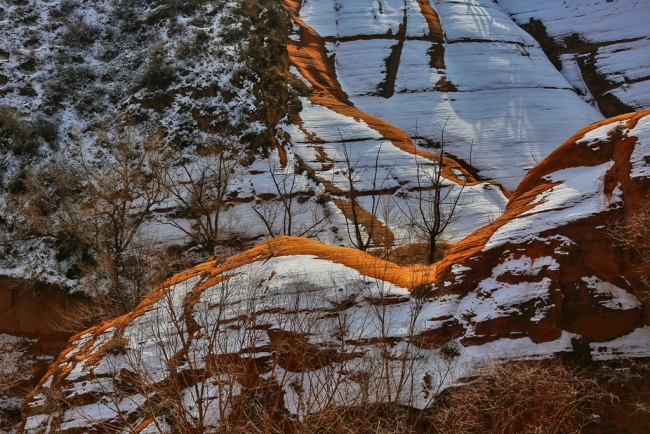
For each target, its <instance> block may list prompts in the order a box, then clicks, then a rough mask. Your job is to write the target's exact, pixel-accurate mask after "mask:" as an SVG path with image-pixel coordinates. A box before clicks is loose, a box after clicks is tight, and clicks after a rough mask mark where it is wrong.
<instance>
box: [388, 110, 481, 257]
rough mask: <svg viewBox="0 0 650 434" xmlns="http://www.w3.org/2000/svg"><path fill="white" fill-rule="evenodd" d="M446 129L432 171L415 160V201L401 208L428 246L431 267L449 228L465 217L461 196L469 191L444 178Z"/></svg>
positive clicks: (463, 184) (411, 225)
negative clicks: (462, 210)
mask: <svg viewBox="0 0 650 434" xmlns="http://www.w3.org/2000/svg"><path fill="white" fill-rule="evenodd" d="M447 120H449V119H447ZM446 125H447V123H446V122H445V125H444V126H443V128H442V138H441V142H440V149H439V151H438V153H439V156H438V159H437V161H435V162H434V164H433V165H431V167H426V166H425V165H424V164H423V163H422V162H421V161H420V160H419V159H418V157H417V155H416V156H415V165H416V185H415V187H414V188H413V189H412V190H411V191H410V192H409V193H408V196H409V198H410V199H412V200H411V201H408V200H407V202H406V204H405V205H404V206H400V210H401V211H402V213H403V214H404V217H405V218H406V220H407V222H408V225H409V226H410V227H411V228H412V229H413V230H414V231H415V232H417V233H418V235H419V236H420V239H421V240H422V241H426V242H427V243H428V246H429V252H428V258H427V262H428V263H429V264H432V263H433V262H435V260H436V250H437V248H438V244H439V243H440V241H441V240H442V236H443V234H444V233H445V231H446V230H447V228H448V227H449V225H451V224H453V223H455V222H457V221H458V220H459V219H460V217H461V208H462V203H461V195H462V192H463V189H464V188H465V182H463V183H461V184H460V185H458V186H456V185H455V184H454V183H453V182H452V181H449V180H447V179H446V178H445V177H444V176H443V175H442V174H443V168H444V152H445V140H444V133H445V126H446ZM470 155H471V150H470ZM398 206H399V203H398Z"/></svg>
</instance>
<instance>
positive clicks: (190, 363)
mask: <svg viewBox="0 0 650 434" xmlns="http://www.w3.org/2000/svg"><path fill="white" fill-rule="evenodd" d="M648 157H650V111H645V112H641V113H638V114H630V115H625V116H621V117H619V118H615V119H610V120H607V121H602V122H599V123H596V124H594V125H591V126H589V127H586V128H584V129H582V130H580V131H579V132H577V133H576V134H575V135H574V136H573V137H572V138H570V139H569V140H568V141H567V142H565V143H564V144H563V145H562V146H560V147H559V148H558V149H557V150H556V151H555V152H553V153H552V154H551V155H550V156H549V157H548V158H547V159H545V160H543V161H541V162H540V163H539V164H538V165H537V166H536V167H535V168H534V169H533V170H531V172H530V173H529V175H528V176H527V177H526V178H525V179H524V180H523V181H522V183H521V184H520V186H519V187H518V188H517V190H516V191H515V192H514V194H513V198H512V199H511V201H510V203H509V205H508V208H507V209H506V212H505V213H504V215H503V216H502V217H500V218H498V219H497V220H495V221H494V222H493V223H492V224H490V225H488V226H486V227H484V228H482V229H480V230H478V231H476V232H475V233H473V234H472V235H471V236H469V237H468V238H466V239H465V240H464V241H462V242H460V243H458V244H457V245H456V246H454V247H453V248H452V249H451V250H450V251H449V253H448V254H447V256H446V257H445V258H444V259H443V260H442V261H441V262H439V263H437V264H435V265H434V266H432V267H425V266H412V267H399V266H397V265H395V264H392V263H390V262H385V261H382V260H380V259H377V258H375V257H373V256H371V255H369V254H367V253H363V252H359V251H356V250H353V249H348V248H343V247H332V246H326V245H323V244H321V243H319V242H316V241H313V240H306V239H301V238H290V237H280V238H276V239H273V240H270V241H268V242H265V243H262V244H260V245H259V246H257V247H255V248H254V249H252V250H249V251H248V252H245V253H243V254H240V255H237V256H233V257H231V258H229V259H228V260H226V261H223V262H220V263H217V262H210V263H205V264H202V265H199V266H197V267H195V268H193V269H191V270H188V271H186V272H184V273H181V274H179V275H176V276H174V277H173V278H172V279H170V280H169V281H167V282H166V283H165V284H163V285H162V286H160V287H159V288H158V289H156V290H154V291H153V292H152V293H151V294H149V296H148V297H147V298H146V299H145V300H144V301H143V303H142V304H141V305H140V306H139V307H138V308H137V309H136V310H135V311H133V312H132V313H130V314H128V315H126V316H124V317H121V318H118V319H116V320H113V321H110V322H106V323H103V324H101V325H98V326H96V327H93V328H91V329H89V330H87V331H85V332H83V333H81V334H79V335H77V336H75V337H73V338H72V339H71V341H70V344H69V346H68V348H67V349H66V350H65V351H64V352H63V353H62V354H61V355H60V356H59V358H58V360H57V361H56V362H55V363H54V364H52V366H51V367H50V369H49V371H48V373H47V374H46V375H45V376H44V378H43V379H42V381H41V383H40V385H39V386H38V387H37V388H36V389H35V390H34V392H33V393H32V394H31V395H30V396H29V398H28V400H27V403H26V406H25V412H26V414H27V416H28V417H27V420H26V422H25V425H24V427H23V432H29V433H37V432H46V431H48V430H50V431H52V430H58V432H64V433H76V432H82V431H83V432H100V431H102V430H105V429H118V428H120V429H123V428H126V427H130V428H131V429H132V430H134V431H135V432H150V431H151V432H154V431H155V430H160V431H163V432H166V431H172V430H173V429H180V428H181V427H182V426H184V425H183V424H186V425H188V426H189V427H192V428H193V429H204V430H208V429H210V428H211V427H216V426H218V425H219V424H220V423H224V422H227V421H229V420H231V419H232V418H237V417H242V415H243V414H247V415H248V416H247V417H250V415H251V414H252V413H251V412H253V413H254V414H257V413H255V411H258V410H259V409H260V408H263V409H264V412H265V414H267V415H268V414H270V415H272V417H273V418H276V417H277V418H280V419H282V418H286V417H289V419H291V415H300V414H307V413H309V412H315V411H318V410H319V409H321V408H323V406H324V405H326V404H325V403H324V401H322V399H323V397H324V396H325V397H327V399H326V401H327V402H328V403H329V404H327V405H330V404H331V402H335V403H336V404H337V405H352V404H354V403H359V402H366V403H368V402H376V401H383V400H385V401H391V402H398V403H406V404H408V405H412V406H415V407H424V406H426V405H428V403H429V402H430V401H429V397H430V392H431V390H440V389H442V388H444V387H447V386H448V385H450V384H453V382H454V380H455V379H456V378H457V377H459V376H462V375H463V373H464V369H465V368H463V366H467V365H466V363H468V362H471V361H472V360H476V359H477V358H478V359H485V358H504V357H506V358H528V357H544V356H548V355H552V354H557V353H566V354H570V353H574V354H575V355H576V357H578V356H579V357H581V358H592V359H607V358H611V357H615V356H617V355H625V356H632V357H648V356H650V350H649V349H648V343H649V342H650V327H649V326H648V324H649V316H648V314H649V313H650V311H649V307H648V295H647V293H646V292H645V291H644V286H643V284H642V282H641V276H640V275H639V272H638V268H636V267H634V266H633V265H632V264H633V258H632V257H631V253H630V252H628V251H626V250H623V249H622V248H620V247H616V246H614V245H613V243H612V241H611V239H610V238H609V237H608V235H607V228H608V224H609V223H610V222H611V221H614V219H617V218H621V217H622V216H634V215H635V213H637V212H638V209H639V206H640V204H641V203H642V202H643V201H644V200H645V196H646V194H647V191H648V187H650V180H649V179H648V177H647V174H648V173H650V171H648V168H647V165H648V164H649V163H648V160H649V159H650V158H648ZM423 378H427V379H428V380H427V381H422V379H423ZM330 386H333V389H328V387H330ZM368 388H372V390H373V394H372V399H370V398H369V397H370V395H369V394H368V390H370V389H368ZM332 390H333V391H332ZM271 397H274V398H273V399H271ZM363 399H365V401H363ZM330 400H331V401H330ZM360 400H361V401H360ZM255 408H257V409H258V410H255V411H253V410H252V409H255ZM259 411H261V410H259ZM305 412H307V413H305ZM280 415H284V416H282V417H281V416H280ZM296 417H298V416H296ZM283 420H284V419H283ZM197 427H198V428H197ZM287 429H289V428H287Z"/></svg>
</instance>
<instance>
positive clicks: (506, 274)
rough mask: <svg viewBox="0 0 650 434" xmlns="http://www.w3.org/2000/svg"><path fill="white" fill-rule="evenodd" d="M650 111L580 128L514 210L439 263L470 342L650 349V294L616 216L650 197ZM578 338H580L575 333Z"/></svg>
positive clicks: (522, 188)
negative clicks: (615, 228)
mask: <svg viewBox="0 0 650 434" xmlns="http://www.w3.org/2000/svg"><path fill="white" fill-rule="evenodd" d="M649 114H650V112H648V111H645V112H642V113H639V114H634V115H624V116H621V117H618V118H614V119H610V120H607V121H602V122H599V123H596V124H594V125H591V126H589V127H587V128H585V129H583V130H580V131H579V132H578V133H576V134H575V135H574V136H573V137H571V138H570V139H569V140H568V141H567V142H565V143H564V144H563V145H562V146H561V147H559V148H558V149H557V150H556V151H555V152H553V153H552V154H551V155H550V156H549V157H548V158H547V159H545V160H543V161H542V162H540V163H539V164H538V165H537V166H536V167H535V168H533V169H532V170H531V171H530V173H529V174H528V176H527V177H526V178H524V180H523V181H522V183H521V184H520V185H519V187H518V188H517V190H516V191H515V192H514V194H513V197H512V198H511V200H510V202H509V204H508V208H507V210H506V212H505V214H504V215H503V216H502V217H501V218H499V219H497V220H496V221H495V222H494V223H492V224H491V225H489V226H487V227H485V228H483V229H481V230H480V231H478V232H476V233H474V234H473V235H472V236H470V237H468V238H467V239H465V240H464V241H463V242H461V243H459V244H458V245H456V246H455V247H454V248H452V249H451V251H450V253H449V254H448V256H447V257H446V258H445V260H444V261H443V262H442V263H439V264H438V267H437V272H436V277H437V279H438V282H439V283H440V284H441V285H440V286H441V288H443V290H444V291H446V292H448V293H449V294H458V296H459V300H458V303H457V307H456V309H457V310H454V312H453V314H450V316H449V318H448V319H447V321H448V322H449V323H455V322H457V321H460V322H461V323H462V324H463V325H464V336H463V337H462V339H461V340H462V341H463V342H464V343H465V344H470V345H471V344H481V343H485V342H491V341H497V340H498V339H500V338H510V339H517V338H524V337H525V338H528V339H530V340H531V341H532V342H535V343H543V342H559V341H560V340H562V339H563V336H564V337H565V338H566V337H567V335H568V334H570V335H571V336H572V338H573V339H574V340H575V339H576V338H580V339H582V340H583V341H586V342H591V349H592V352H593V355H594V357H607V356H611V355H612V354H615V353H617V352H618V351H621V352H623V353H630V352H631V353H632V354H634V353H636V352H637V351H638V352H640V353H644V352H647V351H648V348H647V344H648V339H649V338H650V329H648V327H647V326H646V325H645V324H647V323H648V313H649V310H648V294H647V293H646V292H645V291H644V286H643V284H642V282H641V279H640V276H639V270H638V267H636V265H635V262H634V259H635V258H634V257H633V256H632V254H631V253H630V252H628V251H625V250H623V249H622V248H620V247H616V246H614V245H613V244H614V243H613V241H612V239H611V237H610V236H608V231H609V230H611V228H612V223H613V222H615V221H617V220H618V219H621V218H624V217H631V216H634V215H635V213H637V212H638V211H639V207H640V206H641V205H640V204H642V203H644V202H647V198H646V196H647V191H648V190H647V189H648V186H649V185H650V184H649V180H648V178H647V168H646V165H647V164H648V163H647V157H646V156H647V155H649V154H650V147H649V145H650V143H649V142H648V138H647V134H648V127H649V126H650V122H649V121H650V118H649V117H648V115H649ZM574 342H575V341H574Z"/></svg>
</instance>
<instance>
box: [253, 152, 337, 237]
mask: <svg viewBox="0 0 650 434" xmlns="http://www.w3.org/2000/svg"><path fill="white" fill-rule="evenodd" d="M268 161H269V175H270V176H271V181H272V183H273V186H274V189H275V197H274V198H271V199H269V200H262V199H260V200H258V203H256V204H255V205H253V207H252V209H253V212H254V213H255V214H256V215H257V216H258V217H259V218H260V220H261V221H262V223H263V224H264V227H265V228H266V231H267V232H268V235H269V237H271V238H275V237H276V236H278V235H288V236H296V237H309V238H313V237H318V235H319V234H321V233H322V232H323V231H324V230H325V228H326V226H327V224H328V223H329V221H330V214H329V211H328V210H327V208H322V207H320V206H316V204H315V203H313V201H310V199H309V196H308V195H306V194H305V187H307V185H305V183H303V182H301V179H300V178H301V176H300V169H299V167H298V164H294V165H292V166H287V167H278V165H277V163H276V162H275V160H274V159H272V158H270V157H269V159H268ZM307 193H308V192H307ZM311 194H312V195H313V191H312V192H311Z"/></svg>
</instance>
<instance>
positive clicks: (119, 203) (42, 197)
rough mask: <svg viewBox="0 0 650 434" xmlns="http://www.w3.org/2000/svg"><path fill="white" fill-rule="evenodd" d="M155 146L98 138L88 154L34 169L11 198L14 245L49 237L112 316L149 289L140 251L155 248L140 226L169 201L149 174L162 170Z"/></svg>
mask: <svg viewBox="0 0 650 434" xmlns="http://www.w3.org/2000/svg"><path fill="white" fill-rule="evenodd" d="M155 141H156V138H155V137H147V138H145V139H138V138H135V137H133V136H131V134H130V133H128V132H125V133H123V134H121V135H116V136H113V137H109V136H108V135H106V134H100V135H99V141H98V143H96V145H97V146H96V147H95V148H94V150H93V151H92V152H91V150H90V149H89V148H86V147H84V145H83V144H79V145H78V146H77V147H76V148H74V149H73V150H72V152H71V153H70V154H69V155H68V156H67V158H66V159H65V160H64V161H58V162H54V163H53V164H51V165H50V166H48V167H46V168H45V169H42V170H33V171H31V172H30V173H29V174H28V175H27V177H26V179H25V192H24V194H22V195H17V196H14V198H13V200H12V205H11V206H14V207H16V208H20V209H22V213H21V214H19V215H20V216H21V221H20V222H19V224H18V225H17V229H16V230H15V232H14V235H15V240H26V239H32V238H50V239H54V240H56V243H57V244H58V245H59V248H60V249H61V250H63V252H66V251H68V252H73V254H76V255H78V256H77V261H78V262H77V266H76V269H77V276H76V277H83V283H82V284H83V285H84V286H85V287H86V290H87V292H89V293H91V294H93V295H94V296H95V297H97V298H98V299H102V300H104V301H108V300H110V301H111V302H110V303H109V304H110V305H111V306H113V308H114V309H115V311H114V312H112V314H120V313H125V312H129V311H130V310H132V309H133V308H134V307H135V306H136V305H137V304H138V303H139V301H140V298H141V296H142V295H143V294H144V293H145V292H147V291H148V290H149V289H150V287H149V286H148V285H144V286H143V283H144V280H143V279H141V278H140V277H139V276H140V272H139V270H142V267H140V266H139V264H140V262H141V260H142V253H143V249H144V246H145V245H151V244H152V235H151V234H147V233H145V231H143V228H144V226H145V224H146V223H147V222H148V221H149V220H150V219H151V217H152V213H153V210H154V208H155V207H157V206H158V205H159V204H160V203H161V202H162V201H163V200H164V199H165V198H166V192H165V190H164V188H163V185H162V183H161V182H160V180H159V179H158V178H157V177H156V176H154V173H155V172H156V170H157V169H156V167H157V166H158V165H160V164H162V162H161V160H160V158H159V152H158V151H157V149H156V148H157V145H156V143H155ZM66 254H68V255H69V256H70V253H66Z"/></svg>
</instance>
